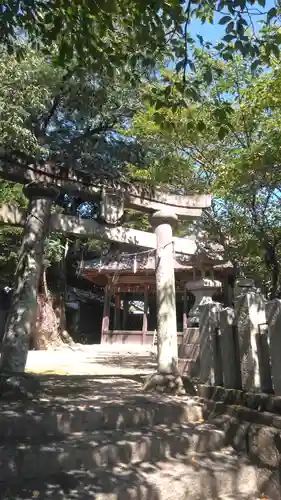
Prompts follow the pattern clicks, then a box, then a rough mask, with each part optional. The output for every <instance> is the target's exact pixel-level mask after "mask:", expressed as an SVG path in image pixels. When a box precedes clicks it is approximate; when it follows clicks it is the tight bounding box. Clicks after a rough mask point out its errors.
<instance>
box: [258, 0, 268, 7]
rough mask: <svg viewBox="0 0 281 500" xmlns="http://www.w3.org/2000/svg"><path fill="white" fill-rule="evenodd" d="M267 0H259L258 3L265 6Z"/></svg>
mask: <svg viewBox="0 0 281 500" xmlns="http://www.w3.org/2000/svg"><path fill="white" fill-rule="evenodd" d="M265 3H266V0H258V4H259V5H261V6H262V7H265Z"/></svg>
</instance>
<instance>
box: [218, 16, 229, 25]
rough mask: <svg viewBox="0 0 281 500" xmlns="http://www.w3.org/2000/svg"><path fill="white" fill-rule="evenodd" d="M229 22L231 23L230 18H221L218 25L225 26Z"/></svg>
mask: <svg viewBox="0 0 281 500" xmlns="http://www.w3.org/2000/svg"><path fill="white" fill-rule="evenodd" d="M229 21H231V17H230V16H223V17H221V18H220V20H219V24H227V23H228V22H229Z"/></svg>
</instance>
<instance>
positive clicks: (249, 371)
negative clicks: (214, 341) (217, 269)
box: [234, 288, 266, 391]
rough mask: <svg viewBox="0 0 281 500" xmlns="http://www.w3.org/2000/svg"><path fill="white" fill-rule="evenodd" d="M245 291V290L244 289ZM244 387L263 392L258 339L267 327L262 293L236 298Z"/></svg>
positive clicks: (247, 389)
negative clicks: (261, 328) (262, 329)
mask: <svg viewBox="0 0 281 500" xmlns="http://www.w3.org/2000/svg"><path fill="white" fill-rule="evenodd" d="M244 290H245V288H244ZM234 304H235V312H236V318H237V328H238V338H239V352H240V363H241V376H242V387H243V389H245V390H246V391H253V390H256V391H257V390H261V385H262V384H261V380H260V367H259V356H258V345H257V337H258V335H259V333H260V328H259V327H260V325H265V322H266V318H265V304H264V299H263V297H262V295H261V294H260V293H257V292H252V291H248V292H247V293H243V295H236V297H235V301H234Z"/></svg>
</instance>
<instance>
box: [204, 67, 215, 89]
mask: <svg viewBox="0 0 281 500" xmlns="http://www.w3.org/2000/svg"><path fill="white" fill-rule="evenodd" d="M203 78H204V80H205V82H206V83H207V84H208V85H210V84H211V83H212V80H213V75H212V71H211V69H210V68H208V69H207V71H205V72H204V74H203Z"/></svg>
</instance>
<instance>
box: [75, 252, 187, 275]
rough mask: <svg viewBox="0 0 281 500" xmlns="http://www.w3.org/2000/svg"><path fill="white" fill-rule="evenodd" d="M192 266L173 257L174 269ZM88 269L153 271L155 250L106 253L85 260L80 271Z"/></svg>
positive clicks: (103, 271)
mask: <svg viewBox="0 0 281 500" xmlns="http://www.w3.org/2000/svg"><path fill="white" fill-rule="evenodd" d="M192 267H193V266H191V265H190V264H189V263H187V262H185V263H181V262H179V260H178V258H177V256H176V257H175V258H174V269H175V271H177V270H178V271H179V270H190V269H192ZM88 270H92V271H94V270H96V271H98V272H101V273H105V272H116V271H117V272H118V271H119V272H122V271H126V272H128V271H132V272H134V271H135V272H138V271H150V270H151V271H155V252H154V251H152V252H151V253H148V252H144V253H140V254H125V253H122V254H119V255H116V254H112V253H110V252H109V253H108V254H107V255H106V256H104V257H102V258H97V259H93V260H89V261H85V262H84V264H83V266H82V273H83V272H85V271H88Z"/></svg>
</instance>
